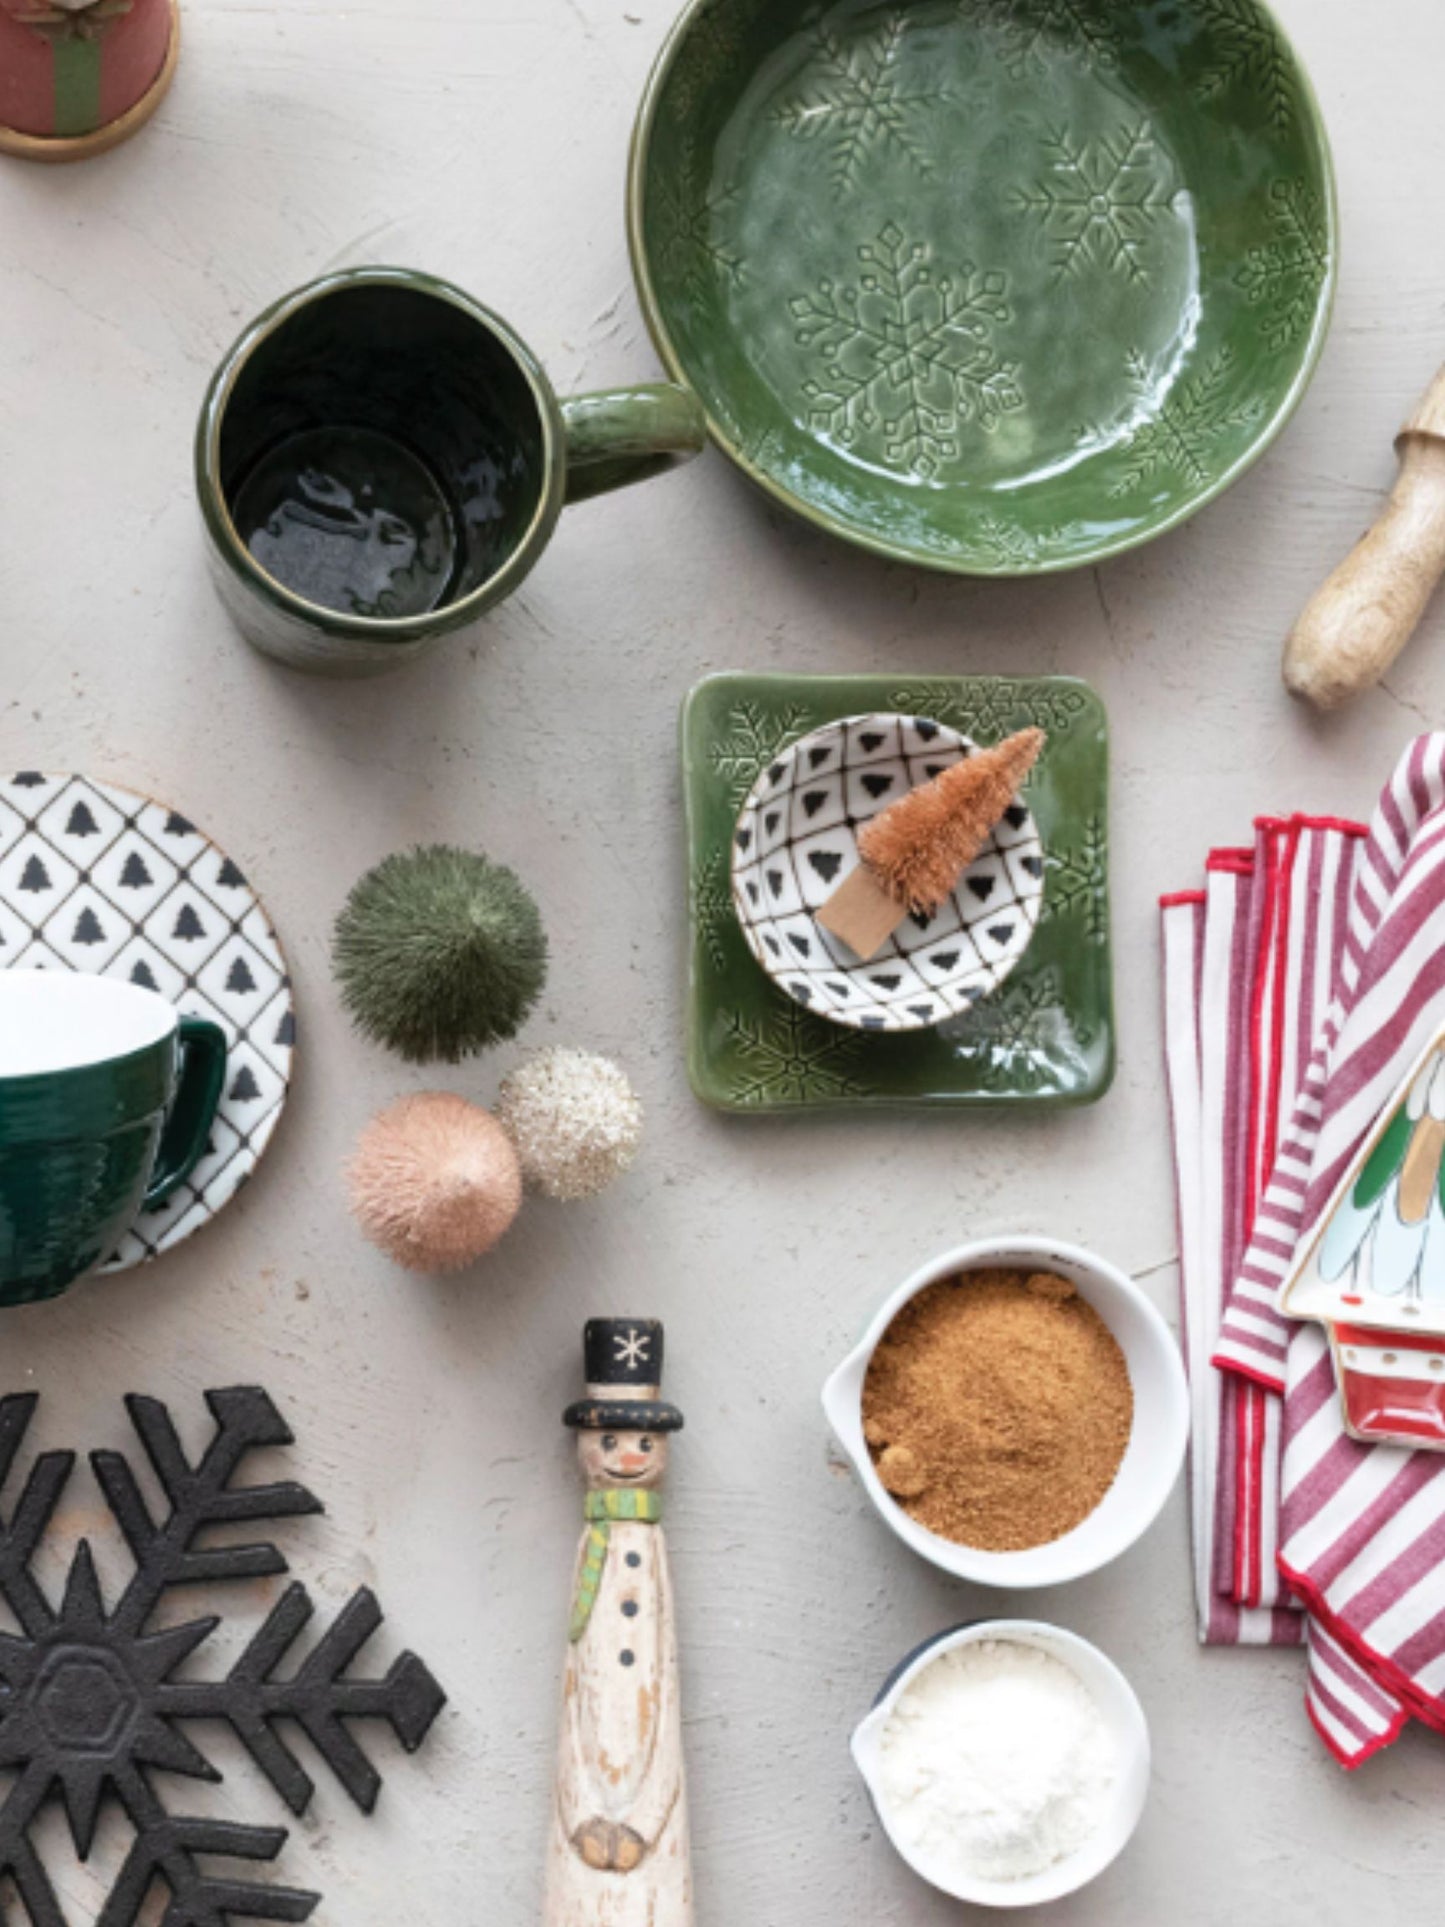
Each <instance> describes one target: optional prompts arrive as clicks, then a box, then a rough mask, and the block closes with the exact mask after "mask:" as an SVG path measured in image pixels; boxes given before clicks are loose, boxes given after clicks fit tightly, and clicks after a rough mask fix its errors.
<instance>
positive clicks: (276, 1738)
mask: <svg viewBox="0 0 1445 1927" xmlns="http://www.w3.org/2000/svg"><path fill="white" fill-rule="evenodd" d="M36 1403H37V1400H36V1397H35V1395H34V1394H32V1393H23V1394H15V1395H12V1396H10V1397H7V1398H3V1399H0V1501H3V1499H4V1494H5V1491H6V1488H7V1487H8V1485H9V1483H10V1478H11V1474H12V1473H13V1472H14V1471H15V1469H16V1462H17V1460H18V1458H19V1456H20V1449H21V1446H22V1444H23V1442H24V1439H25V1435H26V1433H27V1431H28V1429H29V1426H30V1423H31V1420H32V1418H33V1416H34V1412H35V1407H36ZM206 1403H207V1404H208V1406H209V1407H210V1410H211V1414H212V1416H213V1418H214V1419H215V1424H216V1429H215V1434H214V1436H213V1438H212V1440H211V1442H210V1444H209V1445H208V1446H207V1447H206V1449H205V1451H204V1452H203V1453H202V1454H201V1456H200V1458H199V1459H198V1460H197V1461H196V1463H194V1464H192V1463H191V1462H190V1460H189V1459H188V1458H187V1456H186V1453H185V1450H184V1448H183V1446H182V1444H181V1441H180V1439H179V1437H178V1436H177V1433H176V1430H175V1427H174V1425H173V1424H172V1422H171V1418H170V1414H169V1413H168V1412H167V1410H166V1408H165V1406H164V1405H162V1404H160V1403H159V1402H158V1401H157V1400H156V1399H152V1398H141V1397H136V1396H132V1397H130V1398H128V1399H127V1400H126V1406H127V1409H128V1411H129V1414H130V1419H131V1423H132V1424H133V1426H134V1427H135V1430H136V1433H137V1436H138V1437H139V1439H140V1442H141V1445H142V1446H143V1448H144V1450H145V1454H146V1457H147V1459H148V1460H149V1462H150V1467H151V1470H152V1472H153V1473H154V1475H155V1478H156V1480H157V1481H158V1482H159V1485H160V1487H161V1490H162V1491H163V1493H164V1494H165V1498H166V1501H167V1502H168V1505H169V1511H168V1512H167V1513H166V1514H165V1516H164V1517H163V1518H160V1519H157V1518H156V1517H155V1516H154V1515H153V1512H152V1508H151V1505H150V1504H149V1502H148V1501H147V1499H146V1497H145V1494H144V1492H143V1490H142V1487H141V1484H140V1481H139V1480H138V1478H137V1476H136V1474H135V1472H134V1470H133V1469H132V1467H131V1465H130V1463H129V1461H128V1460H127V1459H126V1458H125V1457H124V1455H123V1454H121V1453H119V1452H115V1451H98V1452H93V1453H92V1454H91V1460H90V1462H91V1466H92V1468H93V1470H94V1473H95V1477H96V1479H97V1481H98V1483H99V1485H100V1488H101V1491H102V1492H103V1494H104V1496H105V1500H106V1503H107V1505H108V1506H109V1508H110V1511H111V1513H112V1515H113V1517H114V1519H115V1522H116V1524H117V1526H118V1527H119V1529H120V1531H121V1533H122V1534H123V1535H124V1538H125V1542H126V1544H127V1546H128V1547H129V1549H130V1553H131V1556H132V1558H133V1561H134V1570H133V1572H132V1574H131V1576H130V1578H129V1580H128V1581H127V1582H126V1583H125V1585H124V1586H123V1587H122V1588H121V1590H120V1592H119V1596H118V1597H117V1598H115V1599H114V1600H113V1601H110V1602H107V1600H106V1598H105V1595H104V1591H103V1589H102V1586H101V1583H100V1580H99V1577H98V1575H97V1572H96V1566H95V1560H94V1558H93V1556H92V1553H91V1549H90V1545H89V1543H88V1542H87V1541H86V1540H83V1539H82V1540H81V1541H80V1542H79V1544H78V1545H77V1547H76V1549H75V1552H74V1554H73V1557H72V1559H71V1563H70V1568H69V1573H68V1576H67V1578H66V1581H65V1585H64V1589H63V1593H62V1596H61V1598H60V1601H59V1603H58V1604H56V1603H53V1602H52V1600H51V1598H50V1597H49V1596H48V1595H47V1592H46V1590H45V1589H44V1588H43V1587H42V1586H41V1584H40V1583H39V1581H38V1580H37V1579H36V1576H35V1561H36V1557H37V1554H39V1553H40V1551H41V1548H42V1544H43V1542H44V1541H45V1538H46V1533H47V1529H48V1528H49V1526H50V1523H51V1520H52V1518H53V1517H54V1514H55V1509H56V1507H57V1505H58V1504H59V1502H60V1499H61V1497H62V1495H63V1493H64V1491H65V1488H66V1485H67V1484H68V1482H69V1479H70V1475H71V1472H72V1470H73V1468H74V1465H75V1454H74V1453H73V1452H54V1451H52V1452H43V1453H41V1454H40V1455H39V1456H38V1457H36V1458H35V1459H34V1461H33V1462H32V1464H31V1466H30V1469H29V1472H28V1474H27V1476H26V1478H25V1480H24V1483H23V1486H22V1487H21V1489H20V1492H19V1496H18V1498H16V1497H12V1498H11V1499H10V1501H9V1502H8V1503H7V1504H4V1505H3V1510H0V1595H3V1598H4V1601H5V1603H6V1605H7V1606H8V1607H9V1609H10V1612H11V1614H12V1615H13V1617H14V1620H15V1622H16V1624H17V1626H18V1628H19V1630H18V1632H15V1633H3V1634H0V1771H3V1772H6V1773H8V1774H9V1775H10V1776H11V1778H10V1784H9V1786H8V1789H7V1791H6V1792H5V1793H4V1795H3V1797H0V1877H5V1876H8V1878H9V1880H10V1881H11V1882H12V1883H13V1885H14V1887H15V1889H16V1891H17V1892H18V1894H19V1896H20V1899H21V1901H22V1902H23V1904H24V1906H25V1909H26V1911H27V1913H28V1915H29V1918H30V1922H31V1927H74V1924H73V1923H72V1922H71V1921H70V1919H69V1917H68V1916H67V1915H66V1913H65V1912H64V1911H63V1910H62V1907H61V1904H60V1900H59V1897H58V1895H57V1892H56V1888H55V1885H54V1882H53V1881H52V1879H51V1876H50V1874H49V1873H48V1872H47V1870H46V1867H45V1865H44V1863H43V1861H42V1859H41V1857H40V1854H39V1853H38V1851H37V1850H36V1847H35V1845H34V1841H33V1837H32V1836H33V1832H34V1829H35V1825H36V1822H37V1821H38V1820H39V1818H40V1816H41V1813H42V1810H43V1809H44V1808H45V1807H46V1806H47V1804H48V1803H50V1802H51V1801H53V1800H56V1799H58V1800H59V1801H60V1802H61V1804H62V1805H63V1808H64V1811H65V1814H66V1817H67V1819H68V1821H69V1825H70V1832H71V1836H72V1838H73V1840H74V1842H75V1848H76V1851H77V1853H78V1854H79V1855H80V1857H81V1858H82V1859H86V1858H88V1857H89V1855H90V1851H91V1848H92V1845H93V1843H94V1840H95V1835H96V1828H97V1824H98V1821H99V1819H100V1816H101V1813H102V1811H103V1810H105V1809H106V1808H107V1807H108V1806H110V1807H115V1808H118V1809H119V1810H120V1811H121V1812H122V1813H123V1814H124V1816H125V1818H126V1820H127V1822H128V1823H129V1826H130V1829H131V1831H132V1835H133V1838H132V1842H131V1846H130V1849H129V1852H128V1853H127V1855H126V1857H125V1860H124V1864H123V1865H122V1867H121V1870H120V1873H119V1875H118V1877H117V1879H116V1882H115V1885H114V1886H113V1887H112V1889H111V1891H110V1894H109V1896H108V1898H107V1899H106V1901H105V1903H104V1905H103V1907H102V1909H101V1911H100V1913H99V1915H98V1916H97V1917H96V1922H95V1927H138V1923H139V1921H140V1920H141V1918H142V1911H143V1909H145V1907H146V1906H147V1903H148V1900H149V1897H150V1896H151V1894H152V1892H153V1891H154V1890H156V1889H157V1888H159V1889H160V1890H161V1891H162V1892H163V1894H164V1896H165V1905H164V1909H163V1912H162V1913H161V1914H160V1915H159V1916H158V1918H159V1920H160V1922H161V1927H228V1923H230V1922H232V1921H235V1920H263V1921H264V1920H272V1921H278V1920H279V1921H301V1920H306V1919H309V1917H310V1915H311V1914H312V1912H313V1911H314V1909H315V1908H316V1906H317V1904H318V1902H319V1900H320V1898H321V1896H320V1895H319V1894H316V1893H311V1892H307V1891H304V1890H302V1889H299V1888H294V1887H286V1886H274V1885H268V1884H265V1883H263V1882H261V1881H259V1880H257V1879H256V1878H255V1877H254V1875H255V1872H256V1871H257V1869H258V1868H259V1867H260V1866H262V1865H264V1864H267V1863H270V1862H272V1861H274V1860H275V1859H276V1858H277V1856H278V1855H279V1854H280V1852H281V1849H282V1847H283V1846H284V1844H285V1842H286V1837H287V1834H286V1829H285V1828H284V1827H264V1826H251V1825H243V1824H241V1823H239V1822H233V1821H228V1820H218V1819H214V1818H188V1817H184V1816H177V1815H175V1814H173V1813H172V1812H171V1811H170V1810H169V1809H168V1808H167V1807H166V1805H165V1804H164V1803H163V1801H162V1798H161V1792H160V1790H159V1788H158V1786H157V1784H156V1781H155V1778H154V1776H155V1774H156V1773H157V1772H160V1773H164V1774H167V1775H170V1774H179V1775H182V1776H185V1777H189V1778H192V1779H197V1780H208V1781H218V1780H219V1779H220V1778H221V1775H220V1773H219V1772H218V1771H217V1769H216V1767H215V1766H214V1765H213V1764H212V1763H211V1761H210V1760H209V1759H207V1757H206V1756H205V1754H204V1753H202V1752H201V1751H200V1750H199V1748H198V1746H197V1745H196V1744H195V1743H194V1741H193V1740H192V1738H191V1737H190V1736H189V1735H188V1733H187V1731H186V1725H187V1723H188V1722H190V1721H195V1720H209V1721H218V1720H219V1721H223V1722H225V1723H226V1724H227V1725H229V1726H230V1727H231V1729H232V1730H233V1732H234V1733H235V1734H236V1736H237V1738H238V1739H239V1740H240V1741H241V1743H242V1745H243V1746H244V1747H245V1748H246V1750H247V1752H248V1753H249V1754H250V1756H251V1759H252V1760H253V1761H254V1762H255V1764H256V1766H257V1767H258V1768H259V1769H260V1771H261V1772H262V1773H263V1774H264V1775H265V1777H266V1778H267V1780H269V1781H270V1783H271V1786H272V1787H273V1788H274V1789H275V1791H276V1793H277V1794H278V1795H279V1797H280V1798H281V1799H282V1800H283V1801H284V1802H285V1804H286V1806H287V1807H288V1808H289V1809H290V1810H291V1812H292V1813H294V1814H302V1813H304V1812H305V1811H306V1809H307V1806H308V1805H309V1803H310V1800H311V1796H312V1794H313V1792H314V1790H315V1788H314V1784H313V1781H312V1779H311V1775H310V1773H309V1772H308V1771H307V1768H306V1767H305V1765H303V1763H302V1761H301V1759H299V1758H298V1757H297V1754H296V1753H295V1751H294V1750H293V1741H292V1738H291V1734H292V1732H293V1731H295V1730H297V1729H299V1731H300V1732H301V1733H303V1734H304V1735H305V1736H306V1739H307V1740H308V1741H309V1743H310V1745H311V1747H312V1748H313V1749H314V1751H315V1752H316V1754H317V1755H319V1757H320V1758H321V1760H322V1761H324V1762H325V1764H326V1765H327V1766H328V1767H329V1768H330V1770H331V1772H332V1773H333V1774H334V1775H335V1777H336V1779H337V1780H338V1781H339V1782H340V1783H341V1785H342V1787H343V1788H344V1789H345V1791H346V1792H347V1793H348V1794H349V1795H350V1797H351V1798H352V1800H353V1801H354V1802H355V1803H356V1805H357V1806H358V1807H360V1808H361V1810H362V1811H363V1812H364V1813H369V1812H370V1811H371V1810H372V1808H373V1807H374V1806H375V1804H376V1798H377V1794H378V1792H379V1791H380V1786H381V1781H380V1776H379V1775H378V1773H377V1771H376V1768H375V1767H374V1766H373V1765H372V1763H371V1761H370V1760H369V1758H368V1757H367V1755H366V1754H365V1752H364V1751H363V1750H362V1748H361V1746H360V1745H359V1743H358V1742H357V1740H356V1738H355V1736H354V1734H353V1733H352V1731H351V1722H353V1721H356V1720H380V1721H383V1722H385V1723H386V1724H387V1725H389V1726H391V1727H392V1729H393V1730H394V1731H395V1733H396V1735H397V1737H398V1738H399V1739H400V1741H401V1743H402V1745H403V1746H404V1747H405V1748H406V1750H407V1751H408V1752H414V1751H415V1750H416V1748H417V1747H419V1746H420V1745H421V1743H422V1741H423V1739H424V1738H425V1737H426V1734H427V1731H428V1729H429V1728H430V1727H431V1724H432V1722H433V1720H435V1718H436V1716H437V1714H438V1713H439V1712H440V1711H441V1708H442V1707H443V1705H444V1704H445V1699H446V1696H445V1695H444V1693H443V1692H442V1690H441V1688H440V1687H439V1686H438V1684H437V1682H436V1681H435V1679H434V1678H433V1677H432V1675H431V1673H430V1672H429V1671H428V1670H427V1668H426V1666H425V1665H423V1663H422V1662H421V1660H419V1659H418V1658H417V1657H416V1656H415V1655H414V1654H412V1653H404V1654H403V1655H402V1656H401V1658H399V1659H398V1660H397V1661H396V1662H395V1663H394V1664H393V1666H392V1667H391V1668H390V1670H389V1671H388V1672H387V1673H386V1675H385V1676H384V1677H383V1678H380V1679H364V1678H357V1677H354V1676H353V1675H352V1673H351V1670H350V1669H351V1666H352V1662H353V1661H354V1660H356V1659H357V1658H358V1656H359V1655H360V1653H361V1651H362V1648H363V1647H364V1646H365V1645H366V1643H367V1641H368V1640H369V1639H370V1638H371V1635H372V1634H373V1633H374V1632H375V1631H376V1629H377V1627H378V1626H379V1625H380V1624H381V1619H382V1615H381V1609H380V1607H379V1606H378V1604H377V1601H376V1599H375V1597H374V1595H373V1594H372V1593H371V1592H370V1591H368V1590H367V1589H366V1588H364V1587H363V1588H361V1589H360V1590H359V1591H357V1592H356V1593H355V1594H354V1595H353V1596H352V1598H351V1599H350V1601H349V1602H348V1603H347V1605H346V1606H345V1607H343V1609H342V1610H341V1612H340V1613H339V1614H338V1615H337V1617H336V1618H335V1620H334V1621H333V1623H332V1624H331V1626H330V1627H329V1629H328V1630H327V1631H326V1632H325V1633H324V1634H323V1636H322V1638H321V1639H320V1640H319V1641H318V1642H317V1643H316V1645H315V1646H314V1647H313V1648H312V1649H311V1651H310V1653H309V1654H308V1655H307V1657H306V1658H305V1659H304V1660H303V1661H301V1663H300V1664H299V1665H296V1666H294V1667H293V1668H292V1669H291V1670H290V1671H288V1672H284V1673H283V1671H282V1668H283V1666H284V1665H285V1663H286V1656H287V1654H288V1652H289V1651H290V1650H291V1648H292V1646H293V1645H294V1643H295V1642H296V1640H297V1639H298V1638H299V1636H300V1634H301V1632H302V1630H303V1628H304V1627H305V1626H306V1625H307V1623H308V1621H309V1620H310V1619H311V1617H312V1613H313V1607H312V1604H311V1600H310V1598H309V1596H308V1594H307V1591H306V1588H305V1587H304V1586H303V1585H300V1584H299V1583H296V1582H294V1581H293V1582H292V1583H291V1584H290V1585H289V1586H288V1587H287V1588H286V1589H285V1590H284V1591H283V1592H282V1593H281V1595H280V1597H279V1598H278V1599H277V1601H276V1603H275V1604H274V1605H273V1606H272V1607H271V1609H270V1611H269V1612H268V1613H267V1615H266V1618H265V1619H264V1621H263V1622H262V1624H261V1626H260V1627H259V1629H258V1630H257V1631H256V1633H255V1634H254V1636H253V1637H252V1638H251V1640H250V1642H249V1644H248V1645H247V1646H246V1647H245V1649H244V1650H243V1652H242V1653H241V1655H240V1657H239V1658H238V1659H237V1660H236V1661H235V1662H234V1664H233V1665H232V1666H231V1668H230V1670H229V1672H227V1673H226V1674H225V1676H224V1677H222V1678H212V1679H207V1678H196V1677H193V1675H192V1672H191V1670H190V1668H188V1667H187V1668H185V1672H184V1676H183V1677H177V1674H178V1672H180V1671H181V1669H182V1668H183V1665H184V1663H185V1662H187V1661H189V1660H190V1659H191V1658H192V1656H193V1655H196V1654H197V1653H199V1652H202V1651H203V1650H204V1648H205V1646H206V1642H207V1640H208V1639H209V1638H210V1637H211V1635H212V1634H213V1633H214V1632H215V1631H216V1629H217V1628H218V1626H220V1624H221V1620H220V1618H219V1617H218V1616H215V1615H205V1616H201V1617H197V1618H194V1619H188V1620H185V1621H184V1622H183V1623H181V1624H179V1625H169V1624H167V1625H164V1626H160V1625H158V1624H157V1623H156V1616H157V1612H158V1609H159V1608H160V1607H161V1606H162V1604H163V1603H164V1602H165V1601H166V1600H167V1598H168V1595H170V1594H171V1593H172V1592H173V1591H174V1590H175V1589H176V1588H179V1587H189V1586H197V1585H207V1586H218V1585H224V1584H228V1583H236V1582H239V1581H251V1580H257V1579H266V1578H271V1577H275V1576H277V1575H280V1574H283V1573H285V1572H286V1571H287V1570H288V1568H287V1562H286V1559H285V1557H284V1555H283V1554H282V1553H281V1552H280V1550H279V1549H278V1548H277V1547H276V1546H275V1545H273V1544H271V1543H269V1542H267V1541H264V1540H261V1541H257V1542H254V1543H250V1544H235V1543H228V1544H215V1543H213V1540H212V1529H213V1528H216V1527H222V1526H236V1525H241V1524H246V1523H250V1522H259V1521H261V1520H280V1519H287V1518H295V1517H297V1516H300V1515H302V1514H306V1513H317V1512H320V1511H321V1510H322V1506H321V1502H320V1500H319V1499H317V1498H316V1497H315V1496H314V1494H312V1493H311V1492H309V1491H308V1490H307V1489H306V1487H305V1486H302V1485H297V1484H293V1483H291V1482H290V1481H284V1482H278V1483H272V1484H261V1485H236V1484H234V1483H233V1480H234V1477H235V1474H236V1473H237V1471H238V1470H239V1469H240V1467H241V1464H242V1462H243V1461H244V1460H245V1458H246V1457H247V1455H248V1454H249V1453H251V1452H252V1451H255V1450H257V1449H259V1448H262V1447H267V1446H279V1445H289V1444H291V1443H292V1434H291V1431H290V1428H289V1427H288V1426H287V1424H286V1422H285V1420H284V1419H283V1418H282V1417H281V1415H280V1413H279V1412H278V1411H277V1409H276V1407H275V1405H274V1404H273V1403H272V1401H271V1399H270V1398H269V1396H268V1395H267V1394H266V1393H265V1392H264V1391H262V1390H260V1389H259V1387H256V1386H235V1387H232V1388H231V1389H229V1390H226V1391H215V1392H208V1393H207V1394H206ZM278 1722H285V1737H283V1733H282V1732H281V1731H278V1725H277V1723H278ZM217 1862H235V1863H238V1864H237V1865H236V1866H235V1867H234V1869H225V1870H222V1869H218V1867H217V1865H216V1863H217ZM149 1917H150V1916H147V1918H149ZM5 1918H6V1919H7V1920H8V1915H6V1916H5Z"/></svg>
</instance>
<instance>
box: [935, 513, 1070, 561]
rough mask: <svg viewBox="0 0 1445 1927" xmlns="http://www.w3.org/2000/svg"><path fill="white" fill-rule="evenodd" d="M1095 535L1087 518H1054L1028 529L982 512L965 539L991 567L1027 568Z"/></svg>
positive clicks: (972, 554) (970, 525) (972, 549)
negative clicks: (1044, 525)
mask: <svg viewBox="0 0 1445 1927" xmlns="http://www.w3.org/2000/svg"><path fill="white" fill-rule="evenodd" d="M1091 535H1092V531H1091V530H1090V528H1089V526H1088V524H1087V523H1085V522H1051V523H1049V524H1048V525H1047V526H1046V527H1044V528H1041V529H1026V528H1022V527H1021V526H1020V525H1019V524H1018V523H1017V522H1005V521H1002V520H1000V518H999V517H998V516H996V515H981V516H979V518H978V520H977V521H975V522H972V523H970V524H969V527H968V529H967V532H966V534H965V536H964V537H963V540H964V541H965V542H966V543H967V546H968V550H969V553H970V555H971V556H973V557H975V558H977V560H978V561H980V562H982V563H984V564H985V565H986V566H987V567H989V568H993V569H1024V568H1031V567H1032V566H1033V565H1034V564H1035V563H1038V562H1041V561H1044V560H1045V559H1052V558H1056V557H1058V556H1061V555H1065V554H1067V553H1068V552H1069V550H1071V549H1074V548H1077V547H1078V545H1079V544H1080V543H1081V542H1087V541H1088V540H1089V539H1090V538H1091Z"/></svg>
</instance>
